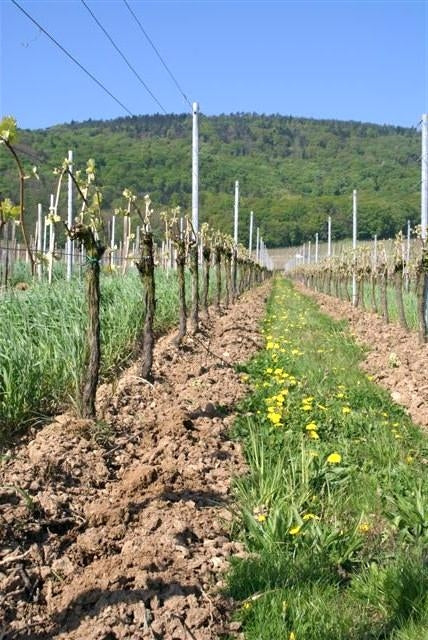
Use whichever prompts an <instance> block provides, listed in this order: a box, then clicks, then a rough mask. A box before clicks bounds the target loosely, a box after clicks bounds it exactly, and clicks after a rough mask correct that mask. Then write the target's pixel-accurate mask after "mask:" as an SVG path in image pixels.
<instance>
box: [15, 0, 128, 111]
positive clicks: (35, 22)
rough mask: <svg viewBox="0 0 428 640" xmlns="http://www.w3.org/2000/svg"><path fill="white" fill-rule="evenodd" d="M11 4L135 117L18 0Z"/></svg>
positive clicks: (125, 109)
mask: <svg viewBox="0 0 428 640" xmlns="http://www.w3.org/2000/svg"><path fill="white" fill-rule="evenodd" d="M11 2H12V3H13V4H14V5H15V6H16V7H17V8H18V9H19V10H20V11H22V13H23V14H24V15H25V16H27V18H28V19H29V20H31V22H32V23H33V24H35V25H36V27H37V28H38V29H40V31H42V32H43V33H44V34H45V36H47V37H48V38H49V40H51V41H52V42H53V43H54V44H55V45H56V46H57V47H58V48H59V49H61V51H62V52H63V53H65V55H66V56H67V57H68V58H70V60H72V61H73V62H74V64H76V65H77V66H78V67H79V68H80V69H81V70H82V71H83V72H84V73H86V75H87V76H89V77H90V78H91V80H93V81H94V82H95V83H96V84H97V85H98V86H99V87H101V89H102V90H103V91H105V92H106V93H107V94H108V95H109V96H110V98H113V100H114V101H115V102H117V104H118V105H120V106H121V107H122V109H123V110H124V111H126V113H128V114H129V115H130V116H133V115H134V114H133V113H132V111H130V110H129V109H128V107H126V106H125V105H124V104H123V102H121V101H120V100H119V98H116V96H115V95H114V94H113V93H112V92H111V91H109V90H108V89H107V87H105V86H104V85H103V83H102V82H100V81H99V80H97V78H96V77H95V76H94V75H93V74H92V73H91V72H90V71H88V70H87V69H86V68H85V67H84V66H83V65H82V64H81V63H80V62H79V61H78V60H76V58H75V57H74V56H73V55H72V54H71V53H70V52H69V51H67V49H65V48H64V47H63V46H62V45H61V44H60V43H59V42H58V40H55V38H54V37H53V36H51V34H50V33H48V32H47V31H46V29H44V28H43V27H42V26H41V25H40V24H39V23H38V22H37V20H35V19H34V18H33V17H32V16H31V15H30V14H29V13H28V12H27V11H26V10H25V9H24V8H23V7H21V6H20V5H19V4H18V3H17V2H16V0H11Z"/></svg>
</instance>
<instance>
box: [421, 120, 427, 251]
mask: <svg viewBox="0 0 428 640" xmlns="http://www.w3.org/2000/svg"><path fill="white" fill-rule="evenodd" d="M421 165H422V181H421V228H422V240H424V241H425V240H426V239H427V224H428V113H424V114H423V115H422V157H421Z"/></svg>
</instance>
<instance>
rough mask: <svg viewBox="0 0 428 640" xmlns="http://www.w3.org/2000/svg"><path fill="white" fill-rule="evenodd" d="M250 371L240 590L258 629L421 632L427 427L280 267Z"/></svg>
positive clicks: (300, 638)
mask: <svg viewBox="0 0 428 640" xmlns="http://www.w3.org/2000/svg"><path fill="white" fill-rule="evenodd" d="M263 331H264V336H265V340H266V342H265V348H264V350H263V351H262V352H260V353H259V354H258V355H257V356H256V357H255V358H254V359H253V360H252V361H251V362H250V363H249V364H247V365H246V366H245V367H243V371H242V375H243V376H244V377H245V378H247V379H248V381H249V383H250V385H251V393H250V395H249V396H248V397H247V398H246V399H245V401H244V402H243V403H242V406H241V408H240V417H239V418H238V420H237V422H236V424H235V427H234V430H235V434H236V436H237V437H239V438H241V439H242V440H243V442H244V448H245V454H246V458H247V461H248V465H249V471H248V474H247V475H245V476H243V477H241V478H238V479H236V481H235V485H234V490H235V496H236V499H237V503H238V507H239V508H238V513H239V515H238V517H237V519H236V521H235V524H234V534H235V536H236V537H238V538H240V539H241V540H242V541H243V542H244V543H245V546H246V549H247V551H248V557H247V558H246V559H235V561H234V562H233V564H232V568H231V571H230V574H229V578H228V590H229V593H230V594H231V595H232V596H233V597H234V598H235V599H237V600H238V601H241V603H242V605H241V607H240V610H239V612H238V613H237V616H238V618H239V619H240V620H242V623H243V630H244V633H245V637H246V638H247V640H256V639H257V640H262V639H266V640H273V639H275V640H276V639H283V638H284V639H286V640H363V639H364V640H374V639H379V640H380V639H382V640H387V639H390V640H392V639H394V640H420V639H422V638H427V637H428V634H427V629H428V601H427V594H428V566H427V565H428V556H427V542H428V491H427V489H428V478H427V473H426V465H427V463H428V448H427V438H426V436H425V435H424V434H423V433H422V432H421V430H420V429H419V428H417V427H416V426H415V425H413V424H412V422H411V420H410V418H409V417H408V415H407V414H406V412H405V411H404V409H403V408H401V407H399V406H398V405H396V404H394V403H393V402H392V400H391V398H390V396H389V394H388V393H387V392H385V391H384V390H382V389H380V388H379V387H377V386H376V385H375V384H374V383H373V382H372V381H371V379H370V376H367V375H366V374H365V373H363V372H362V371H361V370H360V369H359V366H358V365H359V362H360V361H361V359H362V357H363V352H362V350H361V348H359V347H358V346H357V345H356V344H355V342H354V341H353V340H352V338H351V336H350V335H349V333H348V332H347V329H346V325H345V323H338V322H336V321H333V320H332V319H330V318H328V317H327V316H325V315H323V314H321V313H320V312H319V310H318V308H317V307H316V304H315V303H314V302H313V301H311V300H310V299H308V298H306V297H304V296H302V295H300V294H298V293H297V292H296V291H295V290H294V289H293V287H292V285H291V284H290V283H289V282H287V281H285V280H284V279H281V278H278V279H277V280H276V282H275V284H274V288H273V293H272V296H271V298H270V301H269V303H268V311H267V318H266V320H265V323H264V328H263Z"/></svg>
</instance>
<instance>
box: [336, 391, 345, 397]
mask: <svg viewBox="0 0 428 640" xmlns="http://www.w3.org/2000/svg"><path fill="white" fill-rule="evenodd" d="M344 395H345V394H344V393H343V392H342V391H340V392H339V393H336V398H343V396H344Z"/></svg>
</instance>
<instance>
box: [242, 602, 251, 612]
mask: <svg viewBox="0 0 428 640" xmlns="http://www.w3.org/2000/svg"><path fill="white" fill-rule="evenodd" d="M242 608H243V609H247V611H248V609H251V602H244V604H243V605H242Z"/></svg>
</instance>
